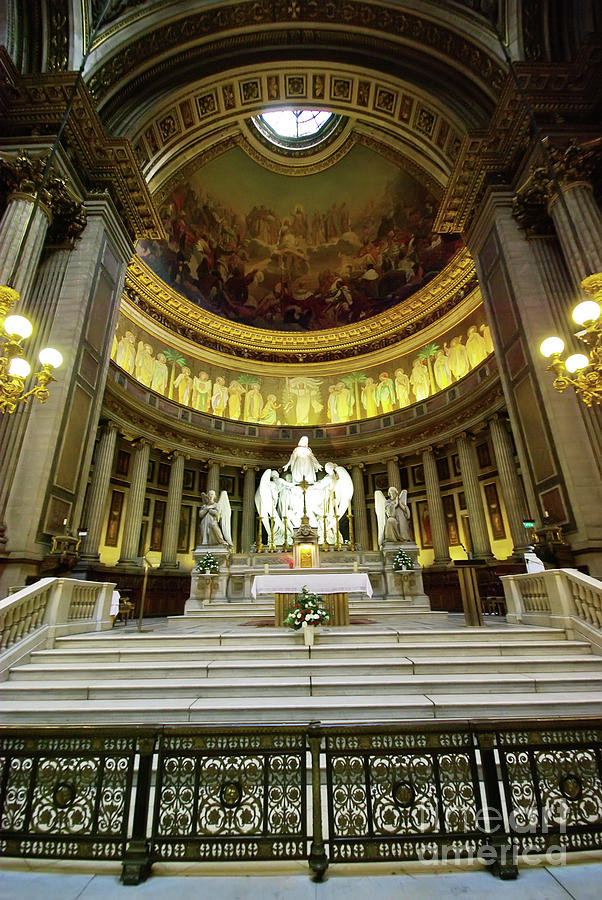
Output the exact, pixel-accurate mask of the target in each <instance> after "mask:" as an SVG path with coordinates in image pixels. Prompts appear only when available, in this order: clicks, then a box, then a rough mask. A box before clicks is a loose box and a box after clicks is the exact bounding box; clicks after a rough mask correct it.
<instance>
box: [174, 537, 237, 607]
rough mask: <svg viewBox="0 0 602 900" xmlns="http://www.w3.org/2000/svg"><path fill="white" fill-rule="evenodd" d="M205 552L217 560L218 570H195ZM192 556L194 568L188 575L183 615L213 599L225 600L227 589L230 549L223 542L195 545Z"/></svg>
mask: <svg viewBox="0 0 602 900" xmlns="http://www.w3.org/2000/svg"><path fill="white" fill-rule="evenodd" d="M205 553H212V554H213V555H214V556H215V557H216V558H217V559H218V560H219V571H218V572H217V573H209V572H207V573H203V572H197V571H195V570H196V564H197V563H198V561H199V559H200V558H201V557H202V556H204V555H205ZM192 556H193V558H194V561H195V568H194V569H193V570H192V574H191V577H190V596H189V598H188V600H187V601H186V603H185V604H184V615H187V614H188V613H190V612H194V611H195V610H199V609H202V608H203V606H206V605H207V604H209V603H212V602H213V601H214V600H226V592H227V590H228V576H229V570H228V563H229V560H230V549H229V547H227V546H226V545H225V544H217V545H216V546H209V545H203V546H202V547H196V549H195V550H194V551H193V553H192Z"/></svg>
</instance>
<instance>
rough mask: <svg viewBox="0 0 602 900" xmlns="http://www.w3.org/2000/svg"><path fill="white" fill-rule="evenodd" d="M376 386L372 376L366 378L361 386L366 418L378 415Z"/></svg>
mask: <svg viewBox="0 0 602 900" xmlns="http://www.w3.org/2000/svg"><path fill="white" fill-rule="evenodd" d="M376 388H377V385H376V382H375V381H374V378H370V377H368V378H366V380H365V381H364V384H363V386H362V406H363V407H364V409H365V411H366V416H367V417H368V418H371V417H372V416H377V415H378V406H377V402H376Z"/></svg>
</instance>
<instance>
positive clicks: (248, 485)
mask: <svg viewBox="0 0 602 900" xmlns="http://www.w3.org/2000/svg"><path fill="white" fill-rule="evenodd" d="M243 471H244V473H245V478H244V482H243V488H242V535H241V540H240V544H241V546H240V550H241V553H248V552H249V548H250V547H251V544H252V543H253V541H254V540H255V473H256V472H257V466H245V467H244V469H243Z"/></svg>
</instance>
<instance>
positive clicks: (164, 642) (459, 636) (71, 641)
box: [56, 625, 566, 650]
mask: <svg viewBox="0 0 602 900" xmlns="http://www.w3.org/2000/svg"><path fill="white" fill-rule="evenodd" d="M358 638H360V642H361V643H363V644H366V643H373V642H380V643H391V642H392V641H395V642H397V643H401V642H407V641H412V640H417V639H423V638H428V640H429V641H430V642H435V641H437V642H439V641H442V642H446V643H448V642H450V641H453V640H460V641H463V642H472V641H477V642H481V643H483V642H493V641H500V640H503V641H506V642H514V641H524V640H525V638H528V639H529V640H530V641H537V642H539V641H544V640H545V641H562V642H564V641H566V634H565V632H564V631H563V630H562V629H560V628H537V627H532V628H529V627H521V626H520V625H517V626H506V627H498V628H496V627H494V626H489V627H487V628H483V629H480V628H479V629H477V628H475V629H467V628H448V629H439V630H437V629H429V630H425V629H419V628H415V629H414V628H404V629H401V630H400V629H399V628H398V627H396V626H394V625H391V626H388V627H384V626H354V625H351V626H349V627H346V628H337V627H328V628H321V629H319V631H318V632H317V634H316V646H317V645H320V646H322V645H324V644H326V643H335V642H336V643H337V644H356V643H358ZM291 640H292V641H295V642H296V643H299V642H300V641H301V640H302V634H301V633H300V632H298V633H297V634H294V633H293V632H292V631H291V630H290V629H288V628H270V629H268V628H264V629H261V631H255V630H249V631H248V632H247V631H244V632H243V631H241V629H240V628H238V629H231V630H227V629H225V630H224V629H219V630H216V631H212V632H204V633H201V634H173V633H172V632H168V633H167V634H160V633H155V634H141V633H131V632H130V633H128V632H125V631H124V632H118V631H116V630H115V629H113V630H111V631H102V632H95V633H93V634H87V635H73V636H67V637H62V638H59V639H58V640H57V641H56V649H57V650H70V649H84V648H87V649H94V650H96V649H104V648H107V649H116V648H119V649H123V648H124V647H137V648H139V649H141V648H143V647H144V648H154V647H158V648H163V647H183V646H187V647H188V646H189V647H194V646H201V647H207V646H232V645H235V644H238V645H241V646H244V644H245V643H250V644H252V645H256V644H258V643H261V644H262V645H266V646H271V645H273V644H278V645H281V644H282V643H283V642H285V641H287V642H288V641H291Z"/></svg>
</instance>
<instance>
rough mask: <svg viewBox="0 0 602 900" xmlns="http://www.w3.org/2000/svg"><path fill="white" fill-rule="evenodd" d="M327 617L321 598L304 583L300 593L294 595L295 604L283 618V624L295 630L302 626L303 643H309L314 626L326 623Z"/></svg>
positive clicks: (311, 640) (311, 639) (311, 641)
mask: <svg viewBox="0 0 602 900" xmlns="http://www.w3.org/2000/svg"><path fill="white" fill-rule="evenodd" d="M329 618H330V616H329V615H328V613H327V612H326V609H325V607H324V601H323V600H322V598H321V597H319V596H318V595H317V594H313V593H312V592H311V591H309V590H308V589H307V586H305V585H304V586H303V587H302V588H301V593H300V594H298V595H297V596H296V597H295V605H294V606H293V608H292V609H291V611H290V612H289V614H288V616H287V617H286V619H285V620H284V624H285V625H288V626H289V628H294V629H295V631H298V630H299V629H301V628H303V630H304V636H305V643H306V644H309V645H311V644H313V635H314V628H315V626H316V625H326V624H327V623H328V620H329Z"/></svg>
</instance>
